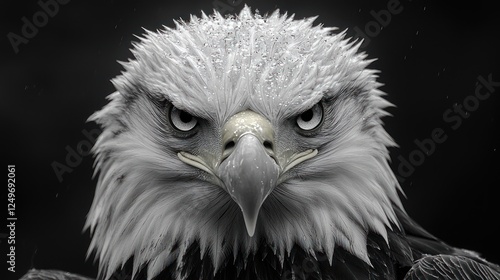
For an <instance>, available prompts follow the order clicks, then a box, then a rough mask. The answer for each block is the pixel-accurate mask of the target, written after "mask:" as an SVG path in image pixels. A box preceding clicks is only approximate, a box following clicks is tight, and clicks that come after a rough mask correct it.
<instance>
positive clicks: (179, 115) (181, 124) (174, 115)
mask: <svg viewBox="0 0 500 280" xmlns="http://www.w3.org/2000/svg"><path fill="white" fill-rule="evenodd" d="M170 123H171V124H172V126H173V127H174V128H176V129H178V130H180V131H183V132H187V131H190V130H192V129H193V128H195V127H196V124H197V123H198V119H197V118H196V117H193V116H192V115H191V114H189V113H188V112H185V111H182V110H179V109H177V108H176V107H174V106H172V108H171V109H170Z"/></svg>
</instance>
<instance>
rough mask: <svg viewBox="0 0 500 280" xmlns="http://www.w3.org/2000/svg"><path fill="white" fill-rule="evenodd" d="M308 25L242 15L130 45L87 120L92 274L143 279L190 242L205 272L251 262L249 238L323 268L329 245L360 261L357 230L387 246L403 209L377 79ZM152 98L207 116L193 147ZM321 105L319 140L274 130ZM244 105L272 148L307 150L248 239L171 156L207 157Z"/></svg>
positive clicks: (229, 208) (222, 203) (212, 193)
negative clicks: (320, 256)
mask: <svg viewBox="0 0 500 280" xmlns="http://www.w3.org/2000/svg"><path fill="white" fill-rule="evenodd" d="M313 20H314V18H310V19H304V20H294V19H293V16H292V17H288V16H287V15H286V14H285V15H280V14H279V12H278V11H276V12H275V13H273V14H272V15H270V16H268V17H262V16H260V15H259V14H253V13H252V12H251V11H250V9H249V8H248V7H245V8H244V9H243V10H242V11H241V13H240V14H239V15H238V16H237V17H227V18H224V17H222V16H221V15H220V14H218V13H217V12H215V13H214V15H212V16H206V15H205V14H203V15H202V17H201V18H197V17H194V16H193V17H191V19H190V22H189V23H177V26H176V28H175V29H169V28H166V27H165V29H164V30H161V31H158V32H154V33H153V32H148V33H147V34H146V35H145V37H144V38H142V39H141V42H140V43H138V44H135V45H134V46H135V49H134V50H132V52H133V54H134V56H135V60H131V61H129V62H127V63H123V65H124V68H125V70H126V71H125V72H124V73H123V74H122V75H121V76H119V77H117V78H115V79H114V80H113V83H114V85H115V87H116V89H117V92H115V93H113V94H112V95H111V96H110V103H109V104H108V105H107V106H106V107H105V108H103V109H102V110H101V111H99V112H97V113H95V114H94V115H93V116H92V117H91V120H94V121H96V122H97V123H99V124H100V125H101V126H103V128H104V131H103V133H102V135H101V136H100V137H99V139H98V141H97V143H96V145H95V147H94V152H95V154H96V155H97V158H96V167H95V170H96V173H97V172H100V175H99V181H98V185H97V189H96V194H95V199H94V203H93V205H92V207H91V210H90V213H89V215H88V220H87V227H89V228H90V229H91V232H92V234H93V239H92V244H91V246H90V249H89V253H90V252H91V251H93V250H95V251H96V253H97V255H96V257H97V258H98V259H99V261H100V273H101V274H102V275H104V276H105V277H106V278H108V277H109V276H110V275H111V273H113V272H114V271H115V270H116V269H118V268H119V267H120V266H122V265H123V264H124V263H125V262H126V261H127V260H128V259H129V258H131V257H133V258H134V270H135V271H138V270H139V269H141V268H142V267H143V266H144V265H146V266H147V269H148V277H149V278H152V277H154V276H155V275H157V274H158V273H159V272H161V271H162V270H163V269H164V268H165V266H166V265H169V264H171V263H172V262H177V267H178V268H180V267H182V266H183V255H184V254H185V253H186V250H187V248H188V247H189V246H190V245H191V244H192V243H193V242H198V243H199V245H200V249H201V251H202V252H201V256H202V258H210V259H211V261H212V262H213V265H214V267H215V271H214V273H215V272H216V271H217V269H218V267H219V266H220V264H221V263H222V262H223V261H224V260H226V259H227V258H231V257H234V258H236V255H237V254H238V252H240V253H241V254H243V255H244V256H248V255H249V254H252V253H254V252H255V251H256V249H257V248H258V246H259V241H261V240H265V242H266V243H267V244H269V246H270V247H272V248H273V249H274V250H275V253H276V254H278V255H279V257H280V258H281V259H283V258H284V257H285V256H286V255H287V254H288V253H289V252H290V251H291V248H292V246H293V245H294V244H297V245H299V246H301V247H302V248H303V249H304V250H305V251H306V252H313V251H316V252H324V253H326V254H327V255H328V257H329V258H330V261H331V258H332V256H333V254H334V248H335V247H336V246H341V247H343V248H345V249H346V250H348V251H349V252H351V253H352V254H354V255H356V256H358V257H359V258H360V259H362V260H364V261H366V262H368V263H369V262H370V260H369V258H368V255H367V250H366V236H367V234H368V232H370V231H372V232H375V233H378V234H380V235H382V236H384V237H385V238H387V228H391V227H392V226H393V225H398V221H397V218H396V216H395V213H394V210H393V205H397V206H398V207H400V208H401V209H402V206H401V202H400V200H399V197H398V194H397V190H398V188H399V186H398V183H397V181H396V179H395V177H394V175H393V173H392V171H391V170H390V168H389V165H388V163H387V159H388V151H387V147H388V146H391V145H394V143H393V141H392V140H391V138H390V137H389V136H388V135H387V133H386V132H385V130H384V129H383V128H382V123H381V120H380V118H381V117H383V116H384V115H386V113H385V111H384V108H385V107H387V106H389V105H390V104H389V103H387V102H386V101H385V100H383V99H382V98H381V96H382V95H383V93H382V92H381V91H380V90H378V87H379V86H380V84H379V83H377V82H376V75H375V71H373V70H369V69H366V66H367V65H368V64H369V63H370V61H369V60H366V59H365V58H366V55H364V54H362V53H361V54H360V53H357V50H358V47H359V45H360V44H359V43H358V44H354V42H349V40H347V39H344V33H340V34H332V31H334V30H335V29H334V28H323V27H321V26H313V25H312V22H313ZM152 100H160V101H161V100H168V101H169V102H171V103H172V104H173V105H174V106H176V107H178V108H180V109H183V110H187V109H188V110H189V111H190V112H192V113H193V114H195V115H196V116H197V117H199V118H200V119H204V120H207V123H209V124H210V129H207V130H206V131H204V133H206V137H205V138H204V139H205V140H198V142H193V143H189V141H188V140H186V139H178V138H176V137H173V136H171V135H169V134H168V131H167V129H165V121H164V120H163V117H164V114H163V112H162V111H161V109H160V107H159V106H157V104H156V103H155V102H153V101H152ZM320 100H328V102H329V104H331V105H330V106H328V107H327V108H325V120H324V127H323V129H322V131H321V132H320V133H319V134H318V135H316V136H315V137H313V138H296V137H295V138H294V135H293V133H292V132H290V130H289V129H287V127H286V126H284V125H283V124H284V123H286V120H287V119H290V118H293V117H294V116H296V115H297V114H298V113H300V112H303V111H304V110H306V109H308V108H310V107H311V106H313V105H314V104H316V103H318V102H319V101H320ZM247 109H250V110H253V111H255V112H257V113H260V114H261V115H263V116H265V117H266V118H267V119H269V120H270V121H271V123H272V124H273V125H274V126H275V132H276V143H277V149H278V152H279V151H281V152H284V151H285V150H286V149H294V148H307V147H314V148H317V149H318V151H319V153H318V155H317V156H316V157H315V158H314V159H312V160H309V161H307V162H304V163H303V164H300V165H299V166H296V167H295V168H293V170H291V174H293V176H290V179H289V180H286V181H285V182H284V183H283V184H281V185H280V186H278V187H277V188H276V189H275V190H274V191H273V192H272V193H271V195H270V196H269V197H268V199H267V200H266V202H265V203H264V205H263V206H262V209H261V212H260V216H259V222H258V228H257V231H256V234H255V236H253V237H249V236H248V235H247V234H246V232H245V226H244V223H243V220H242V217H241V213H240V211H239V209H238V207H237V206H236V205H235V203H234V202H233V201H232V200H231V198H230V196H229V195H227V193H225V192H224V191H223V190H222V189H220V188H217V187H215V186H214V185H211V184H207V183H206V182H205V180H204V178H206V174H203V172H200V170H196V169H194V168H192V167H191V166H187V165H185V164H184V163H183V162H182V161H180V160H179V159H178V158H177V156H176V152H177V151H178V150H179V149H181V148H185V147H189V146H193V147H205V149H215V148H214V147H216V146H217V145H219V144H220V129H221V127H222V125H223V124H224V123H225V121H227V119H228V118H229V117H231V116H232V115H234V114H235V113H237V112H239V111H242V110H247ZM200 141H204V142H203V143H199V142H200ZM194 149H195V148H194ZM200 149H201V148H198V152H199V153H202V151H201V150H200ZM231 254H232V255H234V256H230V255H231Z"/></svg>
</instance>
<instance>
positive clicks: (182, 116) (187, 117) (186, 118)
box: [179, 111, 193, 123]
mask: <svg viewBox="0 0 500 280" xmlns="http://www.w3.org/2000/svg"><path fill="white" fill-rule="evenodd" d="M179 118H180V119H181V121H182V122H183V123H188V122H190V121H191V120H192V119H193V116H191V115H190V114H188V113H186V112H184V111H182V112H181V113H180V115H179Z"/></svg>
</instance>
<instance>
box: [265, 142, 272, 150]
mask: <svg viewBox="0 0 500 280" xmlns="http://www.w3.org/2000/svg"><path fill="white" fill-rule="evenodd" d="M264 147H265V148H266V149H268V150H271V151H272V150H273V143H271V142H270V141H267V140H266V141H264Z"/></svg>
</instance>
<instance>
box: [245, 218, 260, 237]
mask: <svg viewBox="0 0 500 280" xmlns="http://www.w3.org/2000/svg"><path fill="white" fill-rule="evenodd" d="M256 225H257V219H245V227H246V228H247V233H248V236H250V237H253V236H254V234H255V228H256Z"/></svg>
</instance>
